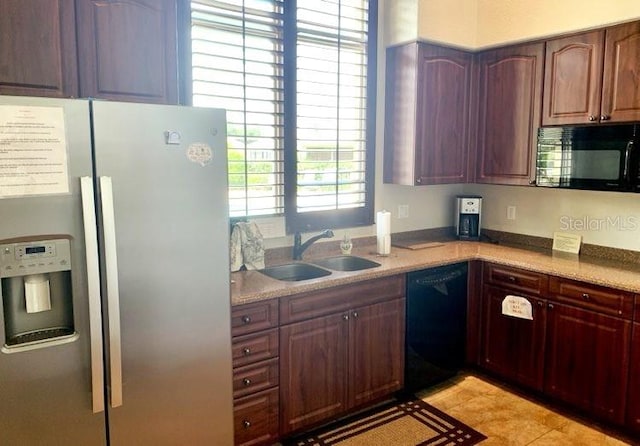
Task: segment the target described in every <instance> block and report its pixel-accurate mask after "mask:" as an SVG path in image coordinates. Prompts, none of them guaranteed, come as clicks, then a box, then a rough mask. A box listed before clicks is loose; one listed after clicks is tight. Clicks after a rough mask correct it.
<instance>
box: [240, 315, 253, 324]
mask: <svg viewBox="0 0 640 446" xmlns="http://www.w3.org/2000/svg"><path fill="white" fill-rule="evenodd" d="M242 322H243V323H245V324H250V323H251V316H242Z"/></svg>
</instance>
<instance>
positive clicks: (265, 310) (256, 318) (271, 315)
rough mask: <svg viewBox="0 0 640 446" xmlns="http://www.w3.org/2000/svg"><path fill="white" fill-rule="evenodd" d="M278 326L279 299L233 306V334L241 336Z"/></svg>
mask: <svg viewBox="0 0 640 446" xmlns="http://www.w3.org/2000/svg"><path fill="white" fill-rule="evenodd" d="M277 326H278V300H277V299H270V300H267V301H264V302H256V303H253V304H247V305H240V306H237V307H233V308H231V335H232V336H240V335H245V334H248V333H253V332H256V331H260V330H267V329H269V328H275V327H277Z"/></svg>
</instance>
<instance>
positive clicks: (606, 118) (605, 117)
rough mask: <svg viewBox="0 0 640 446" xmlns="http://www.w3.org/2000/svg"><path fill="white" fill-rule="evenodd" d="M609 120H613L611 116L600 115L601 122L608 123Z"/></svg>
mask: <svg viewBox="0 0 640 446" xmlns="http://www.w3.org/2000/svg"><path fill="white" fill-rule="evenodd" d="M609 119H611V116H609V115H600V120H601V121H608V120H609Z"/></svg>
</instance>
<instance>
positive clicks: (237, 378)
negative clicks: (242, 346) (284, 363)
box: [233, 358, 279, 398]
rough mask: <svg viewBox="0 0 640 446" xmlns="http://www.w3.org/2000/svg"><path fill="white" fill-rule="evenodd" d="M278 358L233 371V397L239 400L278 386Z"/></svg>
mask: <svg viewBox="0 0 640 446" xmlns="http://www.w3.org/2000/svg"><path fill="white" fill-rule="evenodd" d="M278 363H279V361H278V358H274V359H269V360H267V361H262V362H258V363H256V364H250V365H246V366H244V367H238V368H237V369H234V370H233V397H234V398H239V397H241V396H246V395H249V394H251V393H255V392H259V391H261V390H265V389H268V388H269V387H275V386H277V385H278Z"/></svg>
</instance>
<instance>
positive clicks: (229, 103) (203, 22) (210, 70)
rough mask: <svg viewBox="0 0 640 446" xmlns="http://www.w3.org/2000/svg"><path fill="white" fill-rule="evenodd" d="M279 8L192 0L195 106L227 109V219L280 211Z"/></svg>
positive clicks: (271, 3)
mask: <svg viewBox="0 0 640 446" xmlns="http://www.w3.org/2000/svg"><path fill="white" fill-rule="evenodd" d="M283 7H284V0H227V1H212V0H199V1H192V2H191V43H192V76H193V78H192V81H193V87H192V88H193V105H197V106H207V107H217V108H225V109H226V110H227V122H228V124H227V134H228V140H227V144H228V149H229V150H228V157H229V210H230V215H231V216H232V217H237V216H247V215H274V214H282V213H283V212H284V204H283V203H284V198H283V195H284V190H283V182H284V179H283V150H284V139H283V125H284V97H283V88H284V87H283V27H284V22H283V20H284V19H283Z"/></svg>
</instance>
